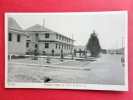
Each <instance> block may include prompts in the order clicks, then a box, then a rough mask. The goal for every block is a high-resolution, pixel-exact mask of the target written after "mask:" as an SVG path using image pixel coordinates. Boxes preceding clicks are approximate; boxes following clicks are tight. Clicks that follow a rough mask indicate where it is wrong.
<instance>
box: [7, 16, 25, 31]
mask: <svg viewBox="0 0 133 100" xmlns="http://www.w3.org/2000/svg"><path fill="white" fill-rule="evenodd" d="M8 29H12V30H16V31H21V32H23V29H22V28H21V27H20V26H19V25H18V24H17V22H16V21H15V20H14V19H13V18H12V17H8Z"/></svg>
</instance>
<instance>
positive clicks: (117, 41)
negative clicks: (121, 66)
mask: <svg viewBox="0 0 133 100" xmlns="http://www.w3.org/2000/svg"><path fill="white" fill-rule="evenodd" d="M117 45H118V41H117V42H116V54H117Z"/></svg>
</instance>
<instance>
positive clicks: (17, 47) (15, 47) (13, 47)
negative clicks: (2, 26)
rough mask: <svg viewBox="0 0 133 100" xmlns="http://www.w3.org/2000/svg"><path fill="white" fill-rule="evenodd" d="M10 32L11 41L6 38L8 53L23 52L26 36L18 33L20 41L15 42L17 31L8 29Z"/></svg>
mask: <svg viewBox="0 0 133 100" xmlns="http://www.w3.org/2000/svg"><path fill="white" fill-rule="evenodd" d="M8 33H12V41H9V40H8V54H16V55H17V54H18V55H20V54H25V52H26V36H25V35H21V34H20V37H21V39H20V42H17V34H19V33H17V32H13V31H10V30H9V31H8Z"/></svg>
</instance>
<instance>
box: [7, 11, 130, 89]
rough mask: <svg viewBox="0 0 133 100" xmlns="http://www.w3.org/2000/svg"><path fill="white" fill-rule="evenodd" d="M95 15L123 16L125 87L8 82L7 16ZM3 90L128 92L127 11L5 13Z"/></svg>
mask: <svg viewBox="0 0 133 100" xmlns="http://www.w3.org/2000/svg"><path fill="white" fill-rule="evenodd" d="M80 14H81V15H97V14H125V58H126V59H125V85H102V84H71V83H15V82H8V81H7V77H8V56H7V55H8V35H7V33H8V30H7V29H8V28H7V27H8V26H7V25H8V15H80ZM5 88H41V89H80V90H113V91H128V11H108V12H67V13H5Z"/></svg>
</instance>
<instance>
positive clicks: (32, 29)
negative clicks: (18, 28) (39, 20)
mask: <svg viewBox="0 0 133 100" xmlns="http://www.w3.org/2000/svg"><path fill="white" fill-rule="evenodd" d="M25 31H27V32H54V31H52V30H50V29H48V28H46V27H43V26H41V25H39V24H36V25H34V26H32V27H30V28H28V29H26V30H25Z"/></svg>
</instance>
